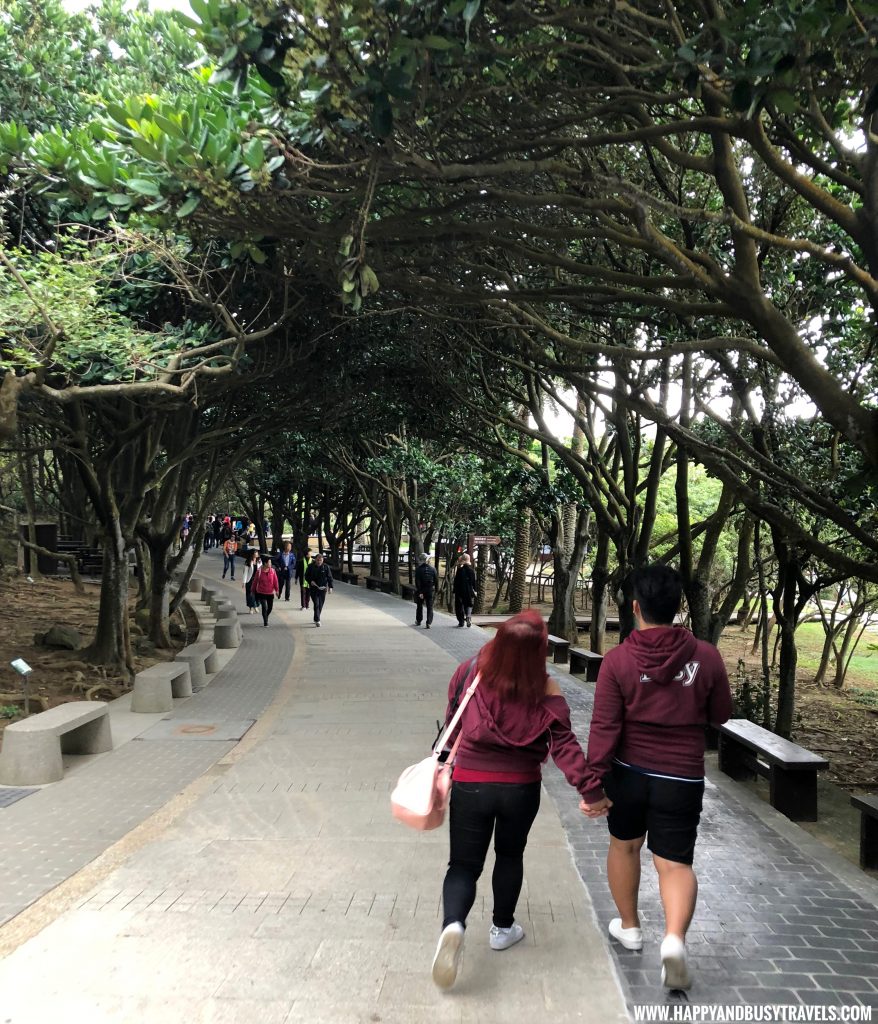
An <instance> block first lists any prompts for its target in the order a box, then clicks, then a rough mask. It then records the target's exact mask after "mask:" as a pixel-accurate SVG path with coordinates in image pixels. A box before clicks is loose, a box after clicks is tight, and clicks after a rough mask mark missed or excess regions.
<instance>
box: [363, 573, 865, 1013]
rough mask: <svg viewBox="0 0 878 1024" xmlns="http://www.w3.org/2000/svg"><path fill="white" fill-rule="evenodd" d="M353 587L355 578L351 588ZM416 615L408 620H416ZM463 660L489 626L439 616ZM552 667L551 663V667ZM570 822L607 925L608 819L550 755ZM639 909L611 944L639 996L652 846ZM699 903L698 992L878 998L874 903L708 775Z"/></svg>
mask: <svg viewBox="0 0 878 1024" xmlns="http://www.w3.org/2000/svg"><path fill="white" fill-rule="evenodd" d="M350 589H351V590H352V591H353V590H354V588H353V587H351V588H350ZM357 596H358V597H359V599H360V600H363V601H368V602H369V603H370V604H377V603H379V602H380V605H381V608H382V610H384V611H387V612H388V614H390V615H393V616H394V617H395V618H397V619H399V620H400V621H403V622H408V621H411V622H414V606H413V605H409V604H408V603H407V602H406V603H404V602H402V601H400V600H399V599H397V598H392V597H388V596H386V595H381V594H375V593H374V592H372V591H369V592H368V593H367V592H366V591H362V592H357ZM415 628H416V627H415V626H412V629H415ZM424 635H425V636H428V637H429V638H430V640H432V641H433V642H434V643H436V644H438V645H439V646H440V647H442V649H443V650H446V651H448V652H449V653H451V654H453V655H454V656H455V657H457V658H459V659H460V660H463V659H464V658H466V657H470V656H471V655H472V654H474V653H475V652H476V651H477V650H478V649H479V647H480V646H481V645H482V644H483V643H485V642H486V640H487V637H486V636H485V633H484V632H483V631H482V630H480V629H476V628H475V627H473V628H472V629H457V628H456V620H455V619H454V618H453V617H452V616H449V615H437V616H436V620H435V621H434V627H433V628H432V629H431V630H430V631H429V632H428V633H425V634H424ZM550 668H551V667H550ZM551 671H552V672H553V674H554V675H555V677H556V678H557V679H558V681H559V682H560V684H561V687H562V690H563V692H564V694H565V696H566V698H567V701H568V703H569V705H570V708H571V713H572V717H573V726H574V729H575V730H576V733H577V735H578V736H579V737H580V739H581V740H582V742H583V745H584V744H585V742H586V739H587V737H588V726H589V722H590V720H591V709H592V698H593V689H592V688H591V687H590V686H588V684H585V683H580V682H579V681H574V680H572V679H571V677H570V676H569V675H568V674H567V673H566V672H562V671H559V670H556V669H551ZM543 778H544V785H545V788H546V790H547V791H548V792H549V793H550V794H551V796H552V797H553V799H554V801H555V804H556V806H557V809H558V812H559V814H560V817H561V820H562V822H563V824H564V828H565V830H566V833H567V839H568V842H569V844H570V848H571V851H572V853H573V857H574V860H575V862H576V866H577V868H578V870H579V873H580V875H581V877H582V880H583V882H584V883H585V885H586V887H587V888H588V891H589V893H590V895H591V899H592V903H593V904H594V907H595V910H596V911H597V914H598V918H599V921H600V924H601V926H602V927H604V928H605V927H606V925H607V924H608V922H609V921H610V919H611V918H612V917H615V916H616V911H615V907H614V905H613V901H612V898H611V897H610V893H609V889H608V888H607V884H606V864H605V858H606V849H607V831H606V824H605V823H604V822H603V821H601V822H593V821H589V820H588V819H586V818H584V817H583V816H582V814H581V813H580V812H579V810H578V807H577V800H576V799H575V795H574V794H573V793H572V791H571V789H570V787H569V786H568V784H567V782H566V780H565V779H564V777H563V775H562V774H561V773H560V772H559V771H558V770H557V769H555V768H554V766H553V765H552V764H551V763H550V764H549V765H548V766H547V768H546V770H545V771H544V773H543ZM643 865H644V870H643V880H642V883H641V894H642V897H641V917H642V924H643V931H644V948H643V950H642V951H641V952H631V951H629V950H624V949H622V948H621V947H619V946H618V945H617V944H616V943H612V946H613V953H614V955H615V957H616V960H617V963H618V966H619V970H620V972H621V974H622V976H623V977H624V979H625V981H626V983H627V987H628V998H629V1001H630V1002H631V1003H634V1004H641V1003H654V1002H655V1001H656V999H657V998H662V996H661V990H660V989H658V988H657V985H656V981H657V967H656V965H657V964H658V961H659V952H658V947H659V943H660V942H661V938H662V934H661V928H662V922H663V918H662V913H661V905H660V902H659V896H658V886H657V883H656V879H655V872H654V870H653V868H652V864H651V858H650V857H649V856H648V853H647V851H644V858H643ZM695 867H696V870H697V872H698V876H699V896H698V909H697V911H696V915H695V919H694V921H693V923H692V927H691V930H690V932H689V935H688V937H687V943H688V946H689V949H690V955H691V957H692V962H693V964H694V966H695V969H696V978H697V984H696V985H695V986H694V987H693V988H692V990H691V992H690V993H689V994H688V996H686V997H682V996H681V994H680V993H674V994H671V995H669V996H668V997H667V998H668V999H669V1001H677V1000H679V999H681V998H684V999H688V1001H689V1002H692V1003H728V1004H730V1005H731V1004H747V1003H751V1004H764V1003H789V1004H795V1005H798V1004H804V1005H806V1006H841V1005H847V1006H850V1005H852V1004H857V1003H862V1004H863V1005H865V1006H869V1007H872V1008H875V1009H878V908H876V906H875V905H874V904H872V903H870V902H868V901H867V900H865V899H863V898H862V897H861V896H859V895H858V894H857V893H855V892H853V891H852V890H851V889H850V888H849V887H848V886H847V885H845V884H844V882H842V881H840V880H839V879H837V878H836V877H835V876H834V875H833V874H832V873H831V872H829V871H828V870H827V869H826V868H825V867H823V866H822V865H821V864H819V863H817V862H816V861H814V860H813V859H812V858H810V857H809V856H807V855H806V854H804V853H802V852H801V851H800V850H799V849H797V848H796V847H795V846H794V845H793V844H792V843H790V842H788V841H787V840H786V839H785V838H783V837H782V836H780V835H778V834H777V833H776V832H774V831H773V830H772V829H771V827H770V826H769V825H767V824H765V823H764V822H762V821H761V820H760V819H759V818H757V817H756V816H755V815H754V814H753V813H752V812H751V811H750V810H749V809H747V808H746V807H744V806H743V805H742V804H740V803H738V802H737V801H735V800H734V799H733V798H731V797H729V796H727V795H726V794H725V793H723V792H721V791H720V790H719V789H717V788H716V786H714V785H712V784H711V783H710V781H709V780H708V783H707V791H706V793H705V800H704V812H703V815H702V819H701V827H700V830H699V839H698V846H697V848H696V863H695Z"/></svg>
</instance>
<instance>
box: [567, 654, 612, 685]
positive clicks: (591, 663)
mask: <svg viewBox="0 0 878 1024" xmlns="http://www.w3.org/2000/svg"><path fill="white" fill-rule="evenodd" d="M603 660H604V656H603V654H595V652H594V651H587V650H586V649H585V648H584V647H571V648H570V674H571V675H574V676H578V675H582V674H583V673H585V679H586V682H589V683H596V682H597V678H598V672H600V670H601V664H602V663H603Z"/></svg>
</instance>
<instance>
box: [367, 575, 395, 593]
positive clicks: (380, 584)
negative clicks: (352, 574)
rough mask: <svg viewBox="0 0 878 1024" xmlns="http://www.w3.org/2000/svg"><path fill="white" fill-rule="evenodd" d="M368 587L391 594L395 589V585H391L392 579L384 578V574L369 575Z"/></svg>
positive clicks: (368, 588)
mask: <svg viewBox="0 0 878 1024" xmlns="http://www.w3.org/2000/svg"><path fill="white" fill-rule="evenodd" d="M366 589H367V590H380V591H381V592H382V593H384V594H390V593H392V591H393V587H392V586H391V585H390V580H386V579H384V577H383V576H367V577H366Z"/></svg>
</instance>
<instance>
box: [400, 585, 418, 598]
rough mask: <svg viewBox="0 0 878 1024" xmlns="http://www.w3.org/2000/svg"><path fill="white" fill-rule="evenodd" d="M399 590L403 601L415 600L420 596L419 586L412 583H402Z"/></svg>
mask: <svg viewBox="0 0 878 1024" xmlns="http://www.w3.org/2000/svg"><path fill="white" fill-rule="evenodd" d="M399 592H400V595H401V597H402V599H403V601H414V599H415V598H416V597H417V596H418V588H417V587H416V586H414V584H412V583H401V584H400V585H399Z"/></svg>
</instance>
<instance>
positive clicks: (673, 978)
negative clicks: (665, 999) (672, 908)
mask: <svg viewBox="0 0 878 1024" xmlns="http://www.w3.org/2000/svg"><path fill="white" fill-rule="evenodd" d="M661 957H662V984H663V985H664V986H665V988H680V989H685V988H689V986H690V985H691V984H692V975H691V974H690V973H689V965H688V964H687V963H686V946H685V945H684V944H683V940H682V939H681V938H680V937H679V936H677V935H666V936H665V937H664V939H663V940H662V948H661Z"/></svg>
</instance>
